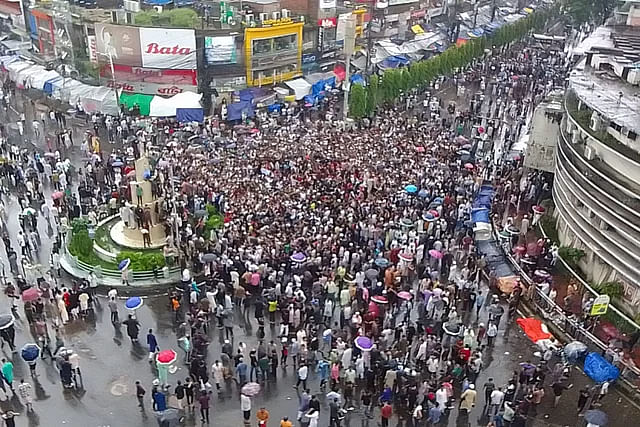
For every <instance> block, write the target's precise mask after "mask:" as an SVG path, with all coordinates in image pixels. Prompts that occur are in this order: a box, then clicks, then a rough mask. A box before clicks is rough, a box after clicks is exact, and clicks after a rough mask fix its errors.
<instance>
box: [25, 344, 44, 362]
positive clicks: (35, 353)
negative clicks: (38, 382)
mask: <svg viewBox="0 0 640 427" xmlns="http://www.w3.org/2000/svg"><path fill="white" fill-rule="evenodd" d="M20 354H21V356H22V358H23V359H24V361H25V362H33V361H34V360H36V359H37V358H38V357H39V356H40V347H38V346H37V345H36V344H33V343H30V344H25V345H24V346H23V347H22V350H21V351H20Z"/></svg>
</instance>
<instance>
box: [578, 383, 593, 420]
mask: <svg viewBox="0 0 640 427" xmlns="http://www.w3.org/2000/svg"><path fill="white" fill-rule="evenodd" d="M589 397H591V392H590V391H589V386H584V387H582V388H581V389H580V394H579V395H578V414H579V413H581V412H582V411H583V410H584V407H585V406H586V405H587V401H588V400H589Z"/></svg>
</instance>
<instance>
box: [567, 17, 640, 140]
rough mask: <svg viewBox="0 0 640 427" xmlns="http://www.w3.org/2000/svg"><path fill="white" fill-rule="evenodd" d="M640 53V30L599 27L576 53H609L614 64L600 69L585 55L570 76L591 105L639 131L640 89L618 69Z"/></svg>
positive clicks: (572, 85) (637, 57)
mask: <svg viewBox="0 0 640 427" xmlns="http://www.w3.org/2000/svg"><path fill="white" fill-rule="evenodd" d="M639 52H640V31H638V30H635V29H632V28H631V27H626V26H625V27H613V26H603V27H599V28H597V29H596V30H595V31H594V32H593V33H591V35H590V36H588V37H587V38H586V39H584V40H583V41H582V42H581V43H580V44H579V45H578V46H577V47H576V48H575V49H574V50H573V53H574V54H577V55H584V54H586V53H600V54H602V53H605V54H609V57H608V59H607V60H606V61H607V62H609V63H611V65H612V67H609V68H610V69H605V70H597V69H595V68H593V67H591V66H590V65H589V64H587V58H582V60H580V62H579V63H578V64H577V65H576V67H575V68H574V69H573V70H572V71H571V73H570V75H569V86H570V87H571V88H572V89H573V90H574V91H575V93H576V95H577V96H578V98H579V99H580V100H582V101H583V102H584V103H585V104H587V105H588V106H589V108H591V109H593V110H595V111H597V112H598V113H599V114H601V115H603V116H604V117H605V118H606V119H607V120H611V121H613V122H615V123H616V124H618V125H620V126H623V127H626V128H628V129H630V130H633V131H634V132H635V133H637V134H640V91H639V90H638V88H637V86H634V85H632V84H630V83H628V82H627V81H626V80H623V79H621V78H620V77H618V74H619V73H618V72H619V71H620V70H621V68H623V67H630V66H631V63H632V61H633V62H635V61H638V59H640V57H639ZM613 67H615V68H616V69H617V71H618V72H616V71H615V70H614V69H613Z"/></svg>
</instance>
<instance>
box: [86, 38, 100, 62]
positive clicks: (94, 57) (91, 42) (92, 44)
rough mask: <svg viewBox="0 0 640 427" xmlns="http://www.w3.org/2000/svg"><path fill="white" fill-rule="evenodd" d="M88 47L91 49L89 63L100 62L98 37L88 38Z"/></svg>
mask: <svg viewBox="0 0 640 427" xmlns="http://www.w3.org/2000/svg"><path fill="white" fill-rule="evenodd" d="M87 46H88V47H89V61H91V62H93V63H96V62H98V50H97V47H96V36H87Z"/></svg>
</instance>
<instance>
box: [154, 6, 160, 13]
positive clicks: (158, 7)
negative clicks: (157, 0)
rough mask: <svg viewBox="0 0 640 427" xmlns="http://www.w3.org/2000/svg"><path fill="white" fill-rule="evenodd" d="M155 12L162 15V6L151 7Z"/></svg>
mask: <svg viewBox="0 0 640 427" xmlns="http://www.w3.org/2000/svg"><path fill="white" fill-rule="evenodd" d="M153 8H154V9H155V11H156V12H158V13H162V6H153Z"/></svg>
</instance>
